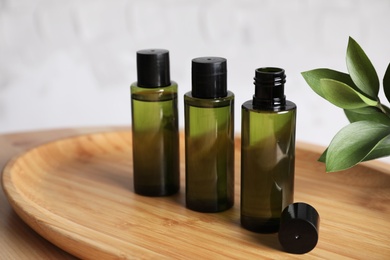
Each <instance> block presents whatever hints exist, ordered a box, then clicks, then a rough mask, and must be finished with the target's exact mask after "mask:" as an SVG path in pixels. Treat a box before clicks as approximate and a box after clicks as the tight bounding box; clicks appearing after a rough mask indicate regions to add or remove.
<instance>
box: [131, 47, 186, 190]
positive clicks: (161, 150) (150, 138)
mask: <svg viewBox="0 0 390 260" xmlns="http://www.w3.org/2000/svg"><path fill="white" fill-rule="evenodd" d="M137 77H138V78H137V80H138V81H137V82H134V83H133V84H132V85H131V87H130V92H131V108H132V113H131V115H132V134H133V172H134V190H135V192H136V193H137V194H140V195H146V196H165V195H170V194H174V193H176V192H177V191H178V190H179V186H180V168H179V163H180V159H179V130H178V108H177V84H176V82H174V81H171V79H170V68H169V52H168V51H167V50H163V49H147V50H140V51H138V52H137Z"/></svg>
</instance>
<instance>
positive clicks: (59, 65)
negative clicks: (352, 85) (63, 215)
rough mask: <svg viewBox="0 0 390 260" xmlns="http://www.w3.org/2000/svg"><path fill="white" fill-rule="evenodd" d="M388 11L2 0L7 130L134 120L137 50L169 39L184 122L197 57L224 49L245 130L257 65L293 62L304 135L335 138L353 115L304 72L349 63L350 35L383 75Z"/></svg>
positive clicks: (338, 2)
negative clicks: (315, 89) (330, 100)
mask: <svg viewBox="0 0 390 260" xmlns="http://www.w3.org/2000/svg"><path fill="white" fill-rule="evenodd" d="M389 13H390V1H389V0H370V1H367V0H316V1H311V0H239V1H233V0H225V1H223V0H198V1H195V0H116V1H104V0H73V1H65V0H62V1H61V0H56V1H53V0H0V133H8V132H19V131H25V130H36V129H47V128H59V127H77V126H100V125H104V126H107V125H125V126H126V125H128V126H130V123H131V121H130V97H129V85H130V83H132V82H134V81H136V67H135V53H136V51H137V50H139V49H145V48H165V49H168V50H169V51H170V59H171V78H172V79H173V80H175V81H176V82H178V84H179V89H180V93H179V94H180V99H179V101H180V102H179V105H180V106H179V108H180V126H181V127H183V125H184V116H183V98H182V96H183V94H184V93H185V92H187V91H189V90H190V88H191V59H193V58H195V57H200V56H221V57H225V58H227V60H228V73H229V74H228V88H229V89H230V90H231V91H233V92H234V93H235V95H236V101H235V102H236V115H235V117H236V124H235V125H236V133H239V132H240V121H241V115H240V112H241V111H240V110H241V108H240V106H241V104H242V103H243V102H244V101H246V100H249V99H251V98H252V95H253V91H254V86H253V76H254V70H255V69H256V68H258V67H263V66H277V67H282V68H284V69H285V70H286V74H287V83H286V89H285V91H286V95H287V98H288V99H289V100H291V101H293V102H295V103H296V104H297V105H298V122H297V139H298V140H300V141H307V142H312V143H316V144H321V145H327V144H328V143H329V142H330V141H331V139H332V137H333V136H334V135H335V134H336V132H337V131H338V130H339V129H341V128H342V127H343V126H345V125H346V124H347V123H348V122H347V120H346V118H345V116H344V114H343V112H342V111H341V109H338V108H336V107H334V106H333V105H331V104H329V103H328V102H327V101H325V100H323V99H322V98H320V97H318V96H317V95H316V94H315V93H314V92H313V91H312V90H311V89H310V88H309V86H308V85H307V84H306V83H305V81H304V80H303V78H302V76H301V75H300V73H301V72H302V71H305V70H310V69H314V68H319V67H328V68H332V69H336V70H340V71H344V72H346V65H345V52H346V47H347V43H348V37H349V36H352V37H353V38H354V39H355V40H356V41H357V42H358V43H359V44H360V45H361V46H362V48H363V49H364V50H365V51H366V53H367V55H368V56H369V58H370V59H371V61H372V63H373V64H374V66H375V68H376V69H377V72H378V75H379V78H380V80H381V81H382V78H383V75H384V72H385V70H386V67H387V65H388V63H389V62H390V29H389V26H390V15H389ZM381 99H382V101H385V98H384V95H383V94H381ZM385 103H386V104H388V103H387V102H385Z"/></svg>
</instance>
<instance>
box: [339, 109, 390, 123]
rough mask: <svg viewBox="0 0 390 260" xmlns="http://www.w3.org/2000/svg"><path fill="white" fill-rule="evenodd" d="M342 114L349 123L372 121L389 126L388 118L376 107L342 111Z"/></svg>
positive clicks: (389, 120) (389, 119)
mask: <svg viewBox="0 0 390 260" xmlns="http://www.w3.org/2000/svg"><path fill="white" fill-rule="evenodd" d="M344 113H345V115H346V116H347V118H348V120H349V122H351V123H353V122H357V121H373V122H377V123H381V124H384V125H388V126H390V117H388V116H387V115H385V114H384V113H383V112H382V111H381V110H380V109H379V108H377V107H362V108H358V109H351V110H347V109H344Z"/></svg>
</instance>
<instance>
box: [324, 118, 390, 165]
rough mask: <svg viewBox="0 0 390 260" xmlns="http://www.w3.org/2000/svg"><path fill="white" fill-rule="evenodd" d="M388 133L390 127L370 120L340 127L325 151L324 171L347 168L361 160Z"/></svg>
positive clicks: (389, 133) (389, 132)
mask: <svg viewBox="0 0 390 260" xmlns="http://www.w3.org/2000/svg"><path fill="white" fill-rule="evenodd" d="M388 135H390V127H389V126H386V125H383V124H379V123H376V122H372V121H358V122H355V123H352V124H349V125H347V126H346V127H344V128H342V129H341V130H340V131H339V132H338V133H337V134H336V136H335V137H334V138H333V140H332V141H331V143H330V145H329V147H328V151H327V153H326V171H327V172H334V171H340V170H345V169H348V168H350V167H352V166H354V165H356V164H357V163H359V162H361V161H363V160H364V159H365V158H366V157H367V156H368V154H370V153H371V152H372V151H373V150H374V148H375V147H376V146H377V145H378V143H379V142H380V141H381V140H382V139H383V138H385V137H387V136H388Z"/></svg>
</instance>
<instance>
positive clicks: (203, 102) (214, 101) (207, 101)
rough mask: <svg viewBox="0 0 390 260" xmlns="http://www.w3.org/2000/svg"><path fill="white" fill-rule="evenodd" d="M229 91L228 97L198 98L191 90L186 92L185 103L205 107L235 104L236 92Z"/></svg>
mask: <svg viewBox="0 0 390 260" xmlns="http://www.w3.org/2000/svg"><path fill="white" fill-rule="evenodd" d="M227 93H228V94H227V96H226V97H221V98H196V97H193V96H192V92H191V91H189V92H187V93H185V94H184V103H185V104H186V105H190V106H195V107H205V108H207V107H210V108H215V107H225V106H231V105H233V104H234V93H233V92H231V91H228V92H227Z"/></svg>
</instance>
